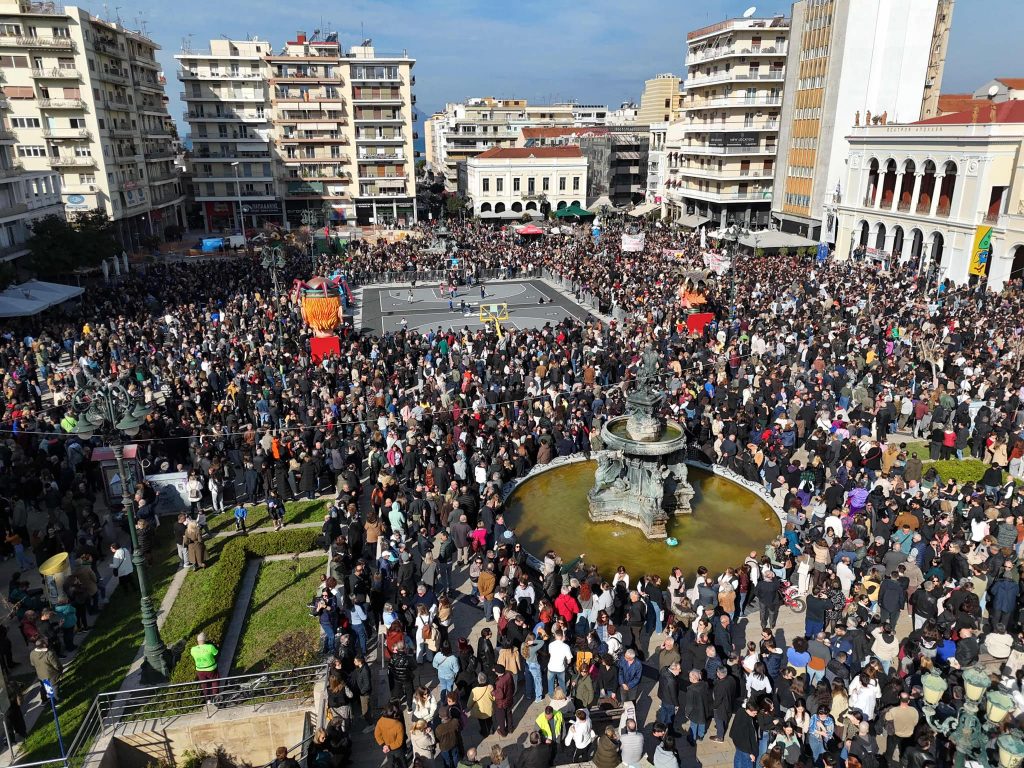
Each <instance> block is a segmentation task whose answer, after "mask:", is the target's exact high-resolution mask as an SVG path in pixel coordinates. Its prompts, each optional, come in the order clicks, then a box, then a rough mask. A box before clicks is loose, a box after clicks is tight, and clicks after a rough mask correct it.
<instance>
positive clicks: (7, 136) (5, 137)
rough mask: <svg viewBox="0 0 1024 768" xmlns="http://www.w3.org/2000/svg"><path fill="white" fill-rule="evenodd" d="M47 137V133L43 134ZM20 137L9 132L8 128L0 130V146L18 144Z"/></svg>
mask: <svg viewBox="0 0 1024 768" xmlns="http://www.w3.org/2000/svg"><path fill="white" fill-rule="evenodd" d="M43 135H44V136H45V135H46V134H45V133H44V134H43ZM17 140H18V137H17V136H15V135H14V133H13V132H11V131H8V130H7V129H6V128H4V129H0V144H10V143H12V142H16V141H17Z"/></svg>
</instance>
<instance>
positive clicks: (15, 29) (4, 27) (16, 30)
mask: <svg viewBox="0 0 1024 768" xmlns="http://www.w3.org/2000/svg"><path fill="white" fill-rule="evenodd" d="M20 34H21V24H0V37H17V36H18V35H20ZM4 58H7V57H6V56H5V57H4ZM26 61H28V59H26ZM0 64H3V62H2V61H0ZM3 66H7V65H6V64H3Z"/></svg>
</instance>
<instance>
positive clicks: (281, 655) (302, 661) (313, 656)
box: [268, 629, 320, 669]
mask: <svg viewBox="0 0 1024 768" xmlns="http://www.w3.org/2000/svg"><path fill="white" fill-rule="evenodd" d="M318 634H319V633H318V632H317V631H314V630H311V629H293V630H291V631H290V632H285V633H284V634H283V635H281V637H279V638H278V639H277V642H275V643H274V644H273V645H272V646H270V652H269V654H268V655H269V656H270V657H271V658H272V659H274V660H275V666H279V667H281V668H282V669H294V668H296V667H309V666H312V665H313V664H316V663H317V661H318V660H319V659H320V653H319V650H320V649H319V647H318V645H319V643H318V642H317V640H318V639H319V637H318ZM311 640H312V642H311Z"/></svg>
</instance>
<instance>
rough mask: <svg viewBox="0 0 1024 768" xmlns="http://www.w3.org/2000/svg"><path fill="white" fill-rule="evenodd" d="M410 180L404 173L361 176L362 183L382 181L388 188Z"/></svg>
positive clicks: (364, 174) (361, 174)
mask: <svg viewBox="0 0 1024 768" xmlns="http://www.w3.org/2000/svg"><path fill="white" fill-rule="evenodd" d="M408 178H409V177H408V176H406V175H405V174H404V173H385V174H383V175H379V174H375V173H360V174H359V180H360V181H381V182H384V183H385V184H386V185H387V186H394V185H395V182H402V184H405V180H406V179H408Z"/></svg>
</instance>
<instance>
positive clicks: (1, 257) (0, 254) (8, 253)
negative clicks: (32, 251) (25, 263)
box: [0, 243, 29, 261]
mask: <svg viewBox="0 0 1024 768" xmlns="http://www.w3.org/2000/svg"><path fill="white" fill-rule="evenodd" d="M28 251H29V248H28V243H17V244H15V245H0V261H10V260H11V259H14V258H17V257H18V256H21V255H23V254H26V253H28Z"/></svg>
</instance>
